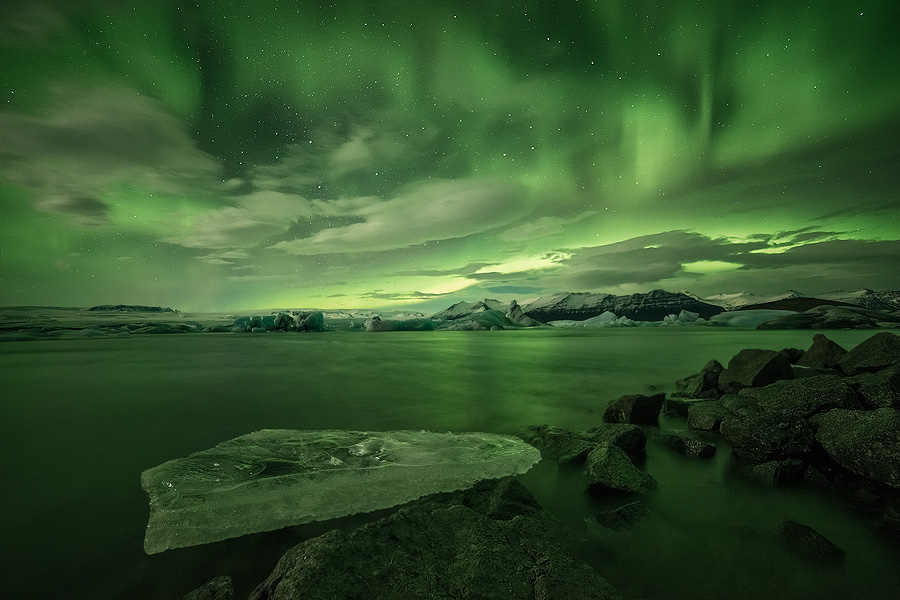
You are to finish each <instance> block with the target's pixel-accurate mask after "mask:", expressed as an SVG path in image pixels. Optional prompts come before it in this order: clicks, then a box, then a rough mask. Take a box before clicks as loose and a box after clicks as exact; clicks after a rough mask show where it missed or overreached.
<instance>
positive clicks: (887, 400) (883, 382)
mask: <svg viewBox="0 0 900 600" xmlns="http://www.w3.org/2000/svg"><path fill="white" fill-rule="evenodd" d="M848 380H849V381H850V385H851V386H852V387H853V389H854V390H856V393H857V394H858V395H859V397H860V399H861V400H862V401H863V403H864V404H865V405H866V406H868V407H870V408H900V367H897V366H894V367H888V368H887V369H882V370H881V371H879V372H878V373H860V374H859V375H854V376H853V377H849V378H848Z"/></svg>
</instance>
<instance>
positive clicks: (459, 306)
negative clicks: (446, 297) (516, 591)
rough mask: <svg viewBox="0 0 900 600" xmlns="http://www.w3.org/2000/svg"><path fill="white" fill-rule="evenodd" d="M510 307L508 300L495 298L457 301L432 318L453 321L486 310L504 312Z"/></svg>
mask: <svg viewBox="0 0 900 600" xmlns="http://www.w3.org/2000/svg"><path fill="white" fill-rule="evenodd" d="M508 309H509V303H508V302H500V301H499V300H494V299H492V298H485V299H484V300H481V301H479V302H457V303H456V304H454V305H452V306H450V307H449V308H445V309H444V310H442V311H441V312H438V313H435V314H433V315H431V317H430V318H432V319H436V320H439V319H443V320H447V321H452V320H454V319H461V318H463V317H467V316H469V315H473V314H475V313H480V312H484V311H486V310H498V311H500V312H502V313H505V312H506V311H507V310H508Z"/></svg>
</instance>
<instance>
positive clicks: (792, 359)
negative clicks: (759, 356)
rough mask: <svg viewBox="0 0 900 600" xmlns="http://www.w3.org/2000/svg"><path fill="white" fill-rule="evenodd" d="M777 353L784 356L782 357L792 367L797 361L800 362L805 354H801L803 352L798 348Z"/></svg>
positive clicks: (783, 349) (784, 349)
mask: <svg viewBox="0 0 900 600" xmlns="http://www.w3.org/2000/svg"><path fill="white" fill-rule="evenodd" d="M779 352H781V353H782V354H784V357H785V358H786V359H787V360H788V362H789V363H791V364H792V365H794V364H797V361H798V360H800V359H801V358H802V357H803V355H804V354H805V352H803V350H801V349H799V348H782V349H781V350H779Z"/></svg>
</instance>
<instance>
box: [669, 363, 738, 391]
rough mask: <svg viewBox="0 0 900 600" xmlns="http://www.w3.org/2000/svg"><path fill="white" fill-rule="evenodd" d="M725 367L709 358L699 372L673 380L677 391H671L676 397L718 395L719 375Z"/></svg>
mask: <svg viewBox="0 0 900 600" xmlns="http://www.w3.org/2000/svg"><path fill="white" fill-rule="evenodd" d="M724 370H725V367H723V366H722V364H721V363H720V362H719V361H717V360H711V361H709V362H708V363H706V365H704V367H703V368H702V369H700V372H699V373H695V374H694V375H690V376H688V377H685V378H683V379H679V380H678V381H676V382H675V387H677V388H678V390H677V391H675V392H673V393H672V396H673V397H676V398H711V399H713V400H715V399H716V398H718V397H719V389H718V388H719V375H720V374H721V373H722V371H724Z"/></svg>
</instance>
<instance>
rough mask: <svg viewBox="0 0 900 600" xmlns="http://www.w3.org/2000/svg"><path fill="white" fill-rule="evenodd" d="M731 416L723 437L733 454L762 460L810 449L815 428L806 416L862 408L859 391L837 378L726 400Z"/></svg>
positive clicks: (790, 384)
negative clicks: (857, 392) (842, 409)
mask: <svg viewBox="0 0 900 600" xmlns="http://www.w3.org/2000/svg"><path fill="white" fill-rule="evenodd" d="M720 403H721V404H722V406H723V407H725V408H726V409H728V410H729V411H730V412H731V414H730V415H728V416H725V417H724V418H723V419H722V423H721V424H720V425H719V433H721V434H722V436H723V437H724V438H725V439H726V440H727V441H728V442H729V443H730V444H731V445H732V448H733V449H734V452H735V454H737V455H738V456H742V457H745V458H750V459H752V460H758V461H768V460H778V459H784V458H791V457H797V456H801V455H803V454H806V453H808V452H809V451H810V450H811V449H812V445H813V440H814V438H815V435H814V429H813V427H812V425H811V424H810V423H809V421H808V420H807V418H808V417H810V416H812V415H814V414H816V413H820V412H823V411H826V410H829V409H831V408H858V407H859V403H858V400H857V397H856V393H855V392H854V391H853V389H852V388H851V387H850V386H849V384H847V383H846V382H845V381H844V380H843V379H842V378H841V377H838V376H837V375H819V376H816V377H808V378H805V379H791V380H786V381H777V382H775V383H773V384H770V385H767V386H765V387H761V388H747V389H743V390H741V392H740V393H739V394H735V395H728V396H723V397H722V399H721V400H720Z"/></svg>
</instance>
